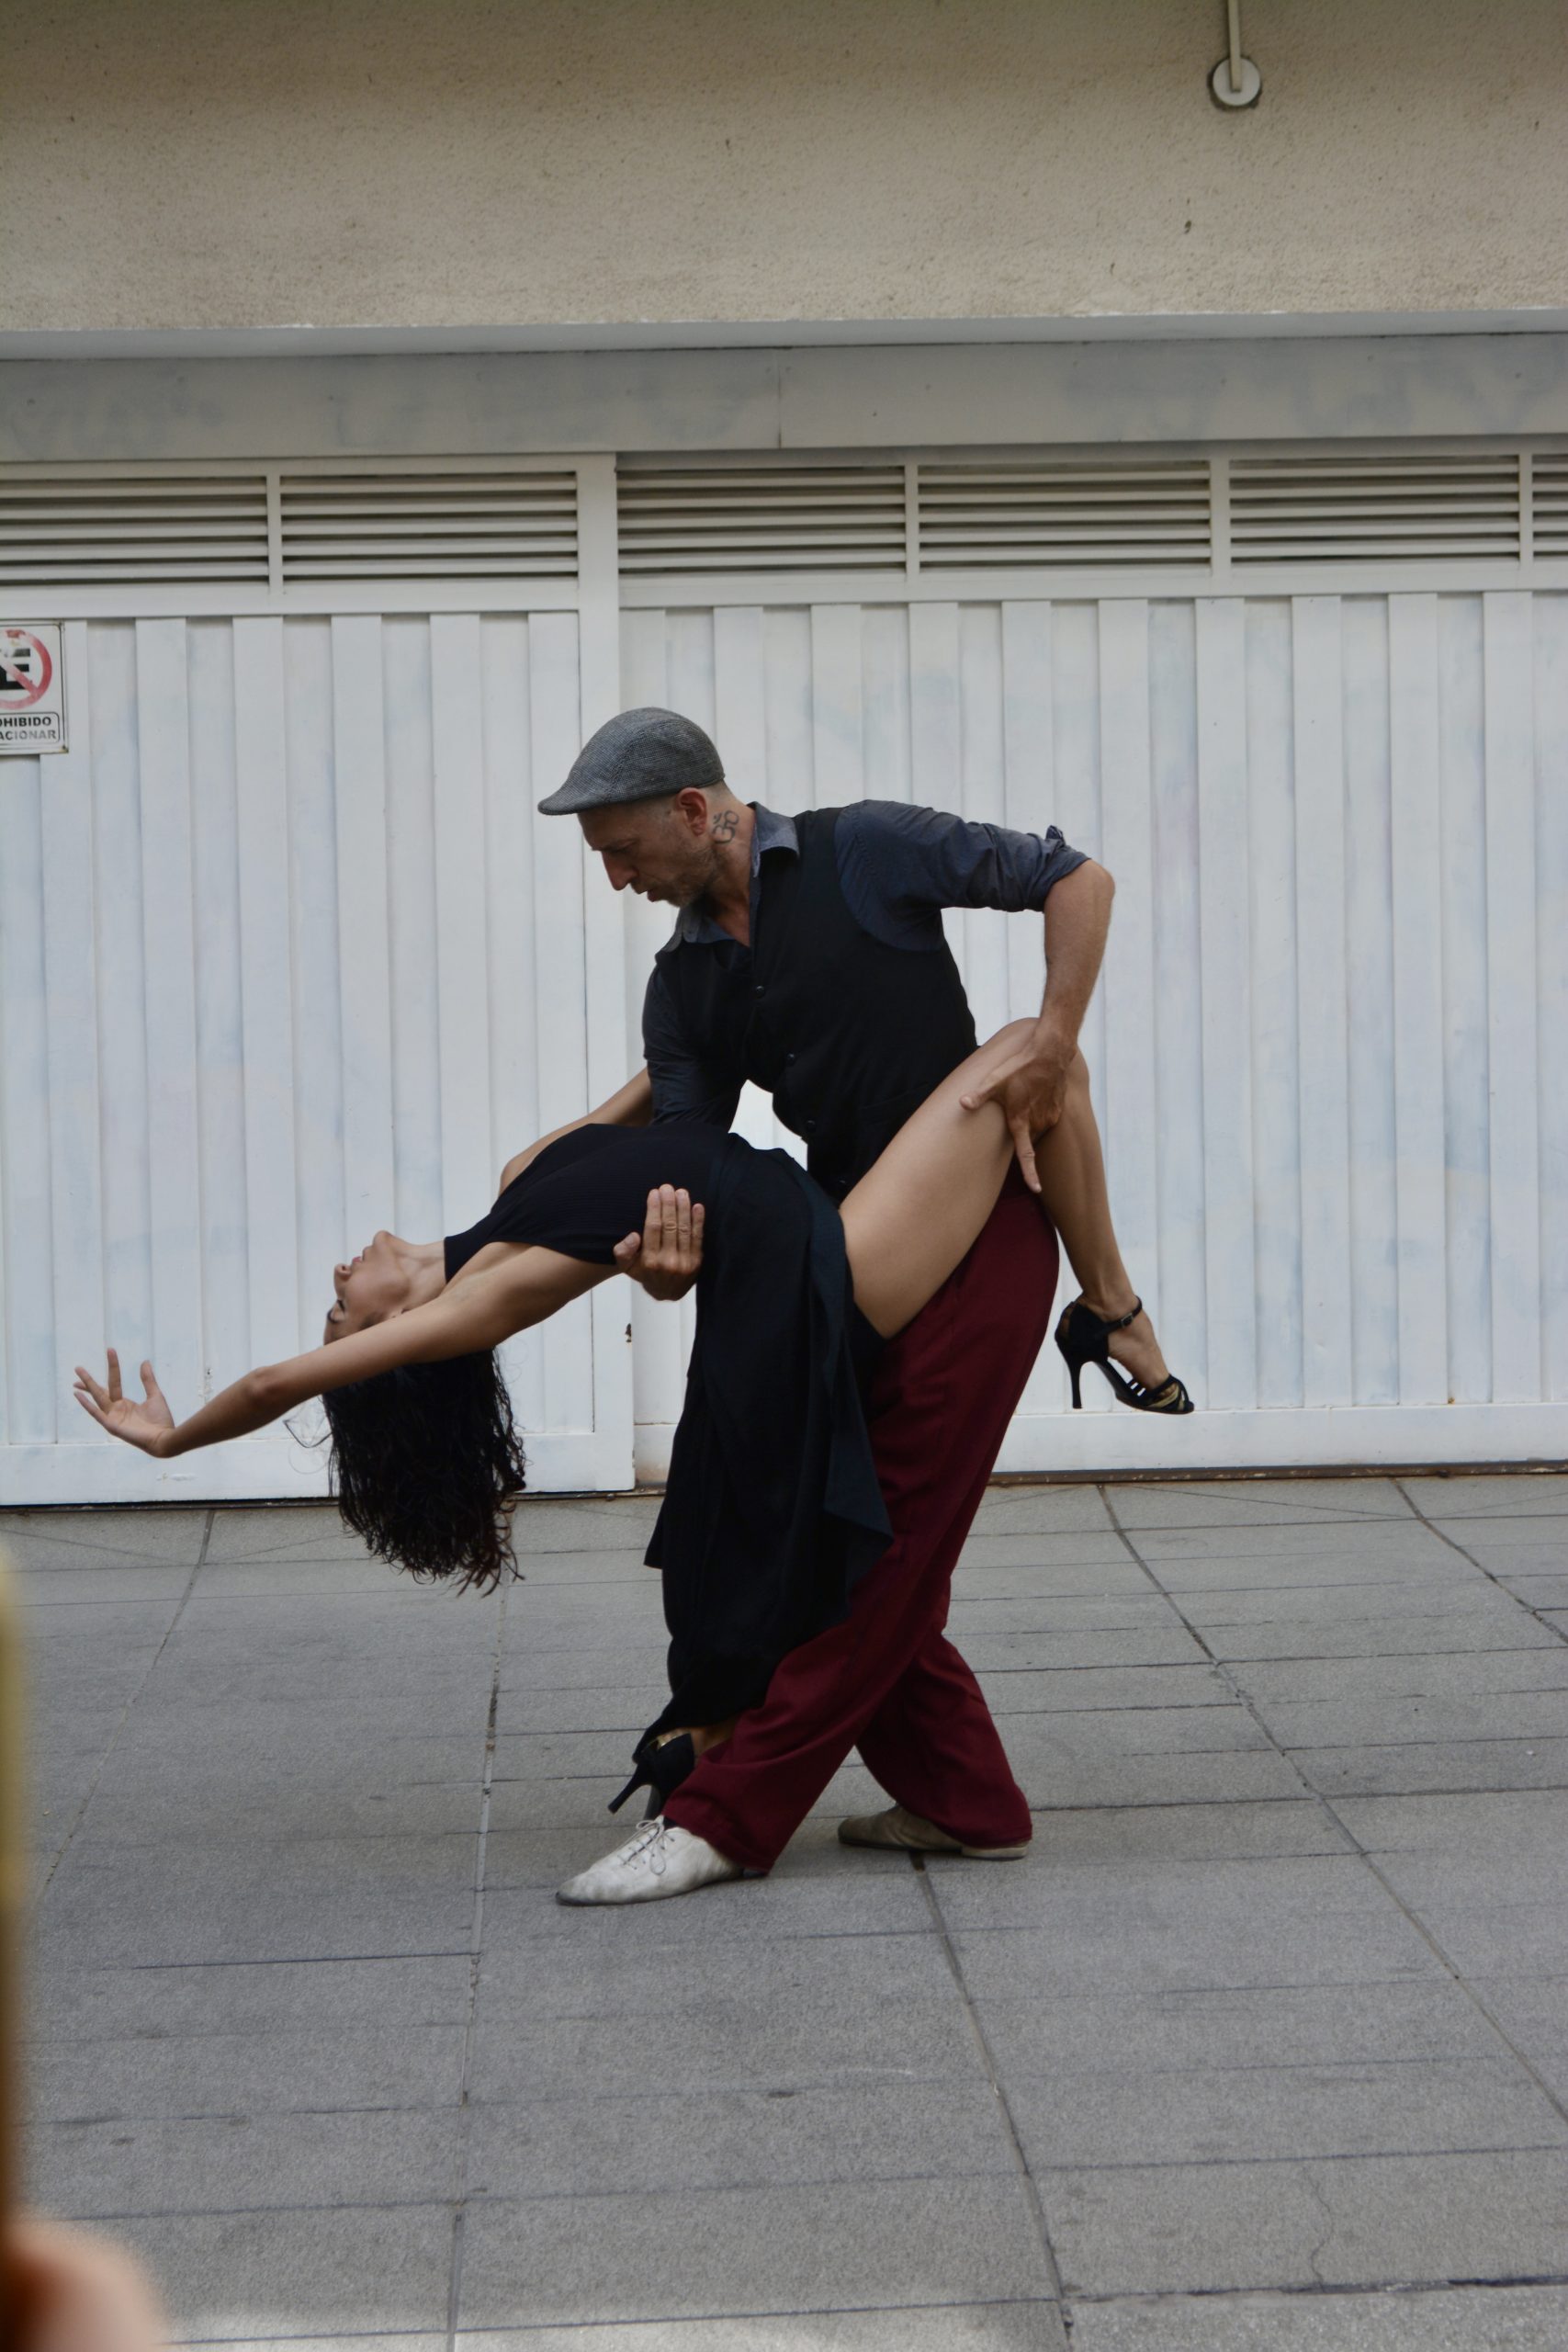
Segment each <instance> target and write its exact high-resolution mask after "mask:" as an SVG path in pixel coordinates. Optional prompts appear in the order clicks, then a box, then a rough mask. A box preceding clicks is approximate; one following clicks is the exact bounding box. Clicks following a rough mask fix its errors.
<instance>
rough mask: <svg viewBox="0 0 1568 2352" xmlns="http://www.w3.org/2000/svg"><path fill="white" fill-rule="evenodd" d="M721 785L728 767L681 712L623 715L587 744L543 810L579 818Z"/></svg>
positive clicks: (629, 712)
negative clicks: (691, 787)
mask: <svg viewBox="0 0 1568 2352" xmlns="http://www.w3.org/2000/svg"><path fill="white" fill-rule="evenodd" d="M723 782H724V763H723V762H722V761H721V760H720V758H719V756H718V753H717V752H716V750H715V748H714V746H713V743H712V741H710V740H709V738H708V737H707V736H706V735H705V734H704V733H703V730H702V729H701V728H700V727H699V726H697V725H696V723H695V722H694V720H693V719H690V718H682V716H681V714H680V712H679V711H678V710H659V709H655V708H651V707H650V708H648V709H645V710H623V711H621V712H620V713H619V714H618V715H617V716H616V717H615V718H607V719H606V720H605V721H604V726H603V727H601V728H600V729H599V731H598V733H597V734H596V735H591V736H590V737H589V738H588V741H587V742H586V743H584V745H583V747H582V749H581V752H579V753H578V755H577V757H576V759H575V760H574V761H573V762H572V763H571V773H570V775H569V776H568V777H567V780H566V782H565V783H564V784H563V785H562V786H560V788H559V790H558V791H557V792H552V793H551V794H550V797H549V798H548V799H547V800H541V801H540V803H539V808H540V810H541V812H542V813H543V814H544V815H545V816H547V817H575V816H577V815H578V814H579V813H580V811H581V810H582V809H609V808H613V807H614V806H615V803H616V802H617V801H620V800H657V799H660V798H662V797H664V796H665V795H666V794H669V793H671V792H684V791H685V789H686V787H687V786H688V785H693V784H694V785H699V786H705V785H715V784H722V783H723Z"/></svg>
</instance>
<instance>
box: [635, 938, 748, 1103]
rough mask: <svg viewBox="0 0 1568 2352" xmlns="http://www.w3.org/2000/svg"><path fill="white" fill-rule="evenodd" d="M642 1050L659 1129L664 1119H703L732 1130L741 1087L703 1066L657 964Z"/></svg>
mask: <svg viewBox="0 0 1568 2352" xmlns="http://www.w3.org/2000/svg"><path fill="white" fill-rule="evenodd" d="M642 1050H643V1058H644V1060H645V1061H646V1062H647V1064H648V1075H649V1080H650V1082H651V1084H652V1087H653V1123H654V1125H655V1126H657V1125H659V1123H660V1120H661V1119H704V1120H705V1121H707V1123H708V1124H709V1125H711V1126H716V1127H728V1126H730V1125H733V1123H734V1119H735V1112H736V1106H737V1105H738V1103H739V1100H740V1088H739V1084H733V1085H730V1084H727V1083H726V1082H725V1080H724V1079H723V1078H722V1077H720V1076H719V1075H718V1074H717V1073H716V1071H714V1070H712V1069H709V1068H708V1066H707V1065H706V1064H705V1062H704V1060H703V1057H702V1056H701V1055H700V1054H699V1053H698V1052H697V1051H696V1049H695V1047H694V1045H693V1043H692V1040H691V1038H690V1037H689V1036H688V1035H686V1032H685V1030H684V1028H683V1027H682V1023H681V1020H680V1016H679V1014H678V1013H677V1012H676V1011H675V1007H674V1004H673V1003H672V1001H671V996H670V991H669V989H667V988H666V987H665V985H664V978H663V975H662V973H661V972H660V969H659V967H658V966H657V965H655V967H654V968H653V971H652V972H651V974H650V975H649V983H648V990H647V993H646V995H645V996H644V998H643V1001H642Z"/></svg>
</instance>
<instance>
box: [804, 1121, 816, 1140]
mask: <svg viewBox="0 0 1568 2352" xmlns="http://www.w3.org/2000/svg"><path fill="white" fill-rule="evenodd" d="M806 1132H807V1135H808V1136H814V1135H815V1134H816V1133H817V1122H816V1120H815V1119H807V1122H806Z"/></svg>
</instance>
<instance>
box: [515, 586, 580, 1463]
mask: <svg viewBox="0 0 1568 2352" xmlns="http://www.w3.org/2000/svg"><path fill="white" fill-rule="evenodd" d="M528 640H529V641H528V651H529V718H530V725H531V741H530V746H529V750H530V758H531V762H532V766H533V775H534V782H535V786H536V789H535V793H534V797H535V799H536V800H537V799H540V798H542V797H544V795H545V794H546V793H547V792H549V791H553V790H554V789H555V786H556V783H557V782H558V780H559V779H560V778H562V777H564V775H566V773H567V770H568V769H569V768H570V765H571V763H572V762H573V760H574V759H575V758H576V757H577V754H578V752H579V751H580V750H581V745H582V737H581V699H580V689H579V684H578V668H577V646H578V636H577V615H576V614H575V613H539V614H536V616H534V618H533V620H532V621H531V622H530V624H529V630H528ZM582 900H583V870H582V834H581V829H580V828H579V826H578V824H577V822H576V820H575V819H574V818H570V817H541V816H538V815H536V816H535V819H534V1003H535V1008H536V1010H535V1030H536V1036H537V1039H538V1055H539V1125H540V1131H541V1133H544V1134H547V1133H548V1132H549V1130H550V1129H551V1128H552V1127H558V1126H562V1125H565V1124H566V1123H567V1122H568V1121H569V1120H570V1119H576V1118H580V1117H581V1114H582V1113H583V1112H584V1111H586V1110H587V1109H588V1108H589V1107H590V1105H589V1100H588V1071H587V1058H586V1051H585V1046H586V1033H587V1010H586V1009H587V1003H588V977H587V971H586V968H585V964H586V956H585V934H584V923H583V903H582ZM539 1340H540V1348H541V1352H542V1357H543V1363H544V1378H545V1395H546V1397H547V1400H548V1405H549V1420H550V1427H551V1428H552V1429H559V1430H572V1431H577V1432H587V1431H590V1430H592V1428H593V1344H592V1315H591V1300H590V1299H588V1298H581V1299H579V1300H578V1301H577V1302H576V1304H575V1305H574V1306H570V1307H568V1308H567V1309H566V1311H565V1313H564V1314H561V1315H556V1316H552V1317H551V1318H550V1320H549V1322H548V1323H547V1324H545V1325H544V1326H543V1327H542V1328H541V1330H540V1333H539Z"/></svg>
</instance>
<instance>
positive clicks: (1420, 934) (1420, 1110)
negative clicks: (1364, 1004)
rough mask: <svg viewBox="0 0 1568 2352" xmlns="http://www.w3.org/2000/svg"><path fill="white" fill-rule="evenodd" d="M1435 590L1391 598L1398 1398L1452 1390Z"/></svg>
mask: <svg viewBox="0 0 1568 2352" xmlns="http://www.w3.org/2000/svg"><path fill="white" fill-rule="evenodd" d="M1389 713H1390V723H1391V737H1390V755H1391V768H1390V780H1391V805H1392V811H1393V835H1392V849H1393V1086H1394V1152H1395V1180H1394V1181H1395V1191H1396V1195H1397V1201H1398V1215H1399V1241H1398V1256H1399V1400H1400V1402H1401V1404H1403V1405H1435V1404H1440V1403H1441V1402H1442V1401H1443V1399H1444V1397H1446V1396H1447V1395H1448V1359H1449V1350H1448V1301H1447V1296H1446V1279H1447V1269H1446V1259H1447V1227H1446V1223H1445V1218H1444V1201H1443V1031H1442V1007H1443V967H1442V933H1441V929H1440V926H1441V922H1442V865H1441V861H1442V842H1441V838H1440V835H1439V833H1438V600H1437V598H1436V597H1435V596H1426V595H1412V596H1393V597H1391V598H1390V600H1389Z"/></svg>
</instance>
